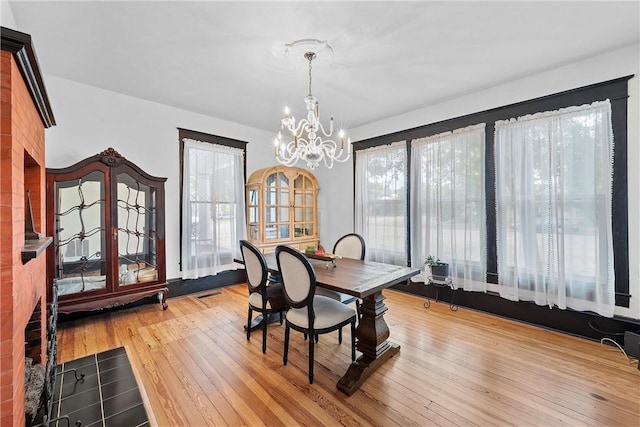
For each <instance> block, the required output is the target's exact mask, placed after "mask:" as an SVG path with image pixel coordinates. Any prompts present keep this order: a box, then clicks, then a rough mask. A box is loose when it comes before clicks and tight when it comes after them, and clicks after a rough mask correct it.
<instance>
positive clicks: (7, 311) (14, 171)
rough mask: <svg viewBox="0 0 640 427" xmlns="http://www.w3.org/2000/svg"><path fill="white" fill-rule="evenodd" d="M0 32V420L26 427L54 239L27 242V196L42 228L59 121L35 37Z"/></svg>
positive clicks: (42, 345)
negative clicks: (28, 376)
mask: <svg viewBox="0 0 640 427" xmlns="http://www.w3.org/2000/svg"><path fill="white" fill-rule="evenodd" d="M1 33H2V34H1V36H2V51H1V55H2V56H1V57H0V61H1V62H0V101H1V104H0V113H1V114H0V138H1V139H0V320H1V322H0V425H1V426H23V425H24V424H25V416H24V394H25V390H24V377H25V351H29V352H30V355H31V356H32V357H33V358H34V360H35V361H37V362H41V363H44V362H46V356H45V350H46V334H45V332H46V320H45V319H46V314H47V310H46V307H47V301H46V294H47V292H46V259H45V258H46V257H45V252H44V251H43V249H44V247H46V244H47V241H49V242H50V239H47V238H45V237H43V238H41V239H31V240H29V241H27V240H25V230H26V228H27V226H26V223H27V222H28V219H29V217H30V216H31V215H29V212H28V209H27V208H28V205H27V201H26V200H27V192H29V193H30V199H31V211H32V218H33V226H34V229H35V231H38V232H42V231H43V230H45V212H44V209H45V146H44V133H45V132H44V131H45V128H48V127H50V126H53V125H54V124H55V122H54V119H53V115H52V114H51V108H50V105H49V101H48V98H47V94H46V91H45V88H44V84H43V80H42V76H41V74H40V70H39V67H38V63H37V59H36V56H35V52H34V50H33V45H32V43H31V37H30V36H29V35H28V34H24V33H20V32H17V31H13V30H10V29H7V28H4V27H2V28H1ZM34 323H35V324H34ZM28 325H29V326H28ZM34 335H35V336H34ZM27 342H28V343H27ZM27 344H28V345H27ZM27 347H29V350H26V348H27Z"/></svg>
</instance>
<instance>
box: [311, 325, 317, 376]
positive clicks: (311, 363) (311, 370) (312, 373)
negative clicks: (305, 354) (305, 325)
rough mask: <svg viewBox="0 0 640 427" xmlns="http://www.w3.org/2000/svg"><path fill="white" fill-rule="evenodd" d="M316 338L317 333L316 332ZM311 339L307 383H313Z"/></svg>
mask: <svg viewBox="0 0 640 427" xmlns="http://www.w3.org/2000/svg"><path fill="white" fill-rule="evenodd" d="M316 338H318V335H317V334H316ZM313 344H314V343H313V339H310V340H309V384H313Z"/></svg>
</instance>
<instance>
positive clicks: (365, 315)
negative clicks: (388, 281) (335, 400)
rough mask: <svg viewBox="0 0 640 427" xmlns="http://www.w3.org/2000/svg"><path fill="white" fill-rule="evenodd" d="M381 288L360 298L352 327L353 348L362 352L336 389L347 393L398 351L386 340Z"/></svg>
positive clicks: (358, 386) (351, 391) (398, 347)
mask: <svg viewBox="0 0 640 427" xmlns="http://www.w3.org/2000/svg"><path fill="white" fill-rule="evenodd" d="M384 299H385V297H384V296H383V295H382V292H381V291H378V292H376V293H375V294H373V295H370V296H368V297H366V298H364V299H363V300H362V304H361V305H360V313H361V315H362V317H361V318H360V323H359V324H358V328H357V329H356V338H357V344H356V346H357V348H358V351H360V352H362V356H360V357H359V358H358V359H357V360H356V361H355V362H353V363H352V364H351V365H350V366H349V369H347V373H346V374H344V376H343V377H342V378H340V380H339V381H338V390H340V391H342V392H343V393H346V394H347V395H349V396H351V395H352V394H353V393H355V392H356V390H358V389H359V388H360V386H361V385H362V383H363V382H364V381H365V380H366V379H367V378H369V377H370V376H371V374H373V373H374V372H375V371H376V369H378V368H379V367H380V366H382V364H383V363H384V362H385V361H387V359H389V358H391V357H392V356H394V355H395V354H397V353H398V352H399V351H400V346H399V345H398V344H394V343H392V342H389V341H387V338H389V326H387V322H385V320H384V313H385V312H386V311H387V306H386V305H384Z"/></svg>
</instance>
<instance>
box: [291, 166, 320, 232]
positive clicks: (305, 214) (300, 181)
mask: <svg viewBox="0 0 640 427" xmlns="http://www.w3.org/2000/svg"><path fill="white" fill-rule="evenodd" d="M314 190H315V189H314V185H313V183H312V182H311V180H310V179H309V178H308V177H306V176H304V175H299V176H298V177H297V178H296V179H295V180H294V182H293V193H294V208H293V209H294V237H304V236H313V235H314V234H315V230H314V224H315V221H314V212H315V206H314Z"/></svg>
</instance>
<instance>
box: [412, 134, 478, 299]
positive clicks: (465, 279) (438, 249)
mask: <svg viewBox="0 0 640 427" xmlns="http://www.w3.org/2000/svg"><path fill="white" fill-rule="evenodd" d="M484 155H485V125H484V123H483V124H479V125H474V126H469V127H466V128H463V129H457V130H454V131H453V132H446V133H442V134H438V135H434V136H430V137H426V138H421V139H418V140H414V141H412V143H411V265H413V266H414V267H418V266H422V265H424V262H425V258H426V257H427V256H429V255H433V256H436V257H438V258H440V260H441V261H442V262H447V263H448V264H449V274H450V275H451V277H453V278H454V280H453V283H454V286H458V287H462V288H464V289H465V290H469V291H482V292H484V291H486V272H487V270H486V264H487V262H486V249H485V248H486V219H485V215H486V214H485V212H486V209H485V205H486V197H485V178H484V177H485V167H484V165H485V159H484Z"/></svg>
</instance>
